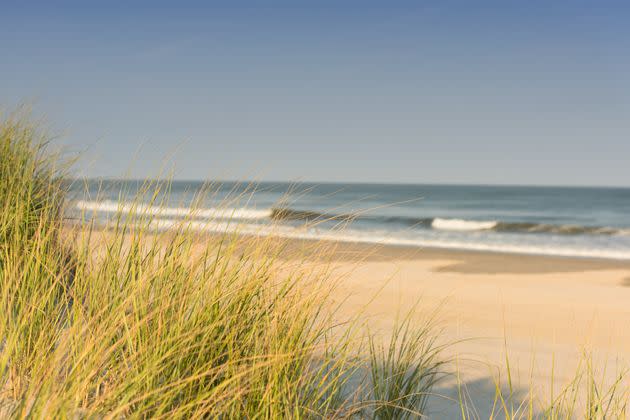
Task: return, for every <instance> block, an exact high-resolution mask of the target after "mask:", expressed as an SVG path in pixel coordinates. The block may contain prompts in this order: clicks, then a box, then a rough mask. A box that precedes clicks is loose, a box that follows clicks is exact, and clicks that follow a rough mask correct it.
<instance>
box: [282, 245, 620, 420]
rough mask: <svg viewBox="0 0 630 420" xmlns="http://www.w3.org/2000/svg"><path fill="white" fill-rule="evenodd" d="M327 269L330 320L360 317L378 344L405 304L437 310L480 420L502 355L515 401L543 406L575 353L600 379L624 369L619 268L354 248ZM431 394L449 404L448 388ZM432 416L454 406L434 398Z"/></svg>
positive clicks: (450, 383)
mask: <svg viewBox="0 0 630 420" xmlns="http://www.w3.org/2000/svg"><path fill="white" fill-rule="evenodd" d="M305 244H306V242H304V241H295V242H294V243H293V244H292V247H293V248H294V249H298V250H299V251H300V252H297V253H296V255H302V256H304V255H306V256H308V255H309V253H308V249H309V247H308V246H307V245H305ZM305 250H306V252H304V251H305ZM311 258H312V259H313V260H316V259H319V257H317V258H315V257H314V256H313V255H311ZM330 260H331V261H332V263H333V267H334V270H335V274H336V277H335V279H338V281H340V284H339V287H338V288H337V289H336V292H335V297H336V298H337V300H338V302H339V303H341V308H340V311H339V313H338V316H339V319H345V318H348V317H350V316H352V315H354V314H356V313H359V312H360V313H362V316H364V317H365V318H366V320H367V322H368V324H369V325H370V328H371V329H374V330H377V331H380V332H381V333H382V334H383V336H386V335H387V333H388V331H389V330H390V329H391V326H392V325H393V323H394V320H395V318H396V314H397V313H399V312H400V313H404V312H405V311H406V310H408V309H409V308H411V306H412V305H414V304H418V305H419V308H420V310H421V311H426V312H429V313H430V312H432V311H434V310H436V309H437V310H438V318H439V320H440V322H439V325H440V327H441V328H443V331H442V340H443V342H446V343H452V344H451V345H450V346H449V347H448V348H447V350H446V353H445V354H446V355H447V356H448V357H449V358H451V359H452V360H453V362H452V364H451V366H452V368H454V369H455V370H457V371H458V372H459V373H460V376H461V381H462V383H463V384H464V387H463V388H464V389H465V390H466V391H465V392H466V393H467V394H469V397H470V398H471V399H472V400H475V401H476V402H479V401H484V403H485V404H486V406H479V404H478V403H476V404H475V408H476V410H477V414H479V415H480V416H481V417H482V418H484V417H487V415H488V414H489V412H490V411H489V410H490V409H491V404H492V397H493V395H494V391H495V384H496V381H497V380H498V378H500V382H501V386H504V387H507V386H508V384H507V376H506V372H505V369H504V366H505V364H506V363H505V361H506V350H507V357H508V358H509V364H510V368H511V369H512V372H511V374H512V382H513V384H512V385H513V387H514V389H515V394H517V395H518V393H519V389H522V390H523V392H525V391H524V390H525V389H529V388H530V386H529V385H530V384H533V386H534V389H535V390H537V391H538V392H539V393H540V395H542V396H543V397H542V398H544V397H546V396H548V395H549V392H550V389H549V388H550V384H551V383H552V380H553V383H554V388H556V390H555V392H558V390H559V389H560V388H561V387H562V386H565V385H566V384H567V383H568V382H569V381H570V380H572V379H573V378H574V375H575V372H576V368H577V366H578V363H580V361H581V360H583V355H584V352H592V353H591V354H592V355H593V358H594V360H595V361H596V363H597V366H596V369H601V370H602V372H603V369H604V367H606V372H605V373H602V374H603V375H605V376H606V377H609V378H613V377H614V375H615V373H616V372H617V371H618V370H619V369H622V368H623V367H625V366H627V362H628V361H627V360H624V357H623V356H624V355H627V354H630V328H628V321H629V320H630V309H629V308H628V302H629V301H630V263H628V262H623V261H612V260H594V259H593V260H591V259H570V258H557V257H547V256H533V255H515V254H497V253H480V252H467V251H455V250H440V249H417V248H416V249H414V248H404V247H391V246H379V247H375V246H368V245H359V244H337V245H336V246H335V249H334V253H333V256H332V257H331V259H330ZM552 366H553V369H552ZM552 375H553V378H552ZM436 393H438V394H444V395H447V396H449V397H451V398H454V399H457V398H458V392H457V380H456V379H455V378H450V379H448V380H447V381H445V382H444V384H443V386H442V388H440V389H438V390H436ZM482 396H483V397H484V398H479V397H482ZM432 410H433V413H434V416H435V417H436V418H439V417H442V416H446V417H451V416H457V415H458V411H457V410H459V407H458V406H457V404H453V403H452V401H448V400H446V399H444V398H437V399H434V400H433V406H432ZM452 410H456V411H452ZM484 413H485V414H484Z"/></svg>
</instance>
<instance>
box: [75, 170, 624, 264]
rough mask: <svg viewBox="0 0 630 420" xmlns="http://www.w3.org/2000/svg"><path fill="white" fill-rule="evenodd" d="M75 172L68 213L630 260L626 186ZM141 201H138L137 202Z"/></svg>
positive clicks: (162, 225)
mask: <svg viewBox="0 0 630 420" xmlns="http://www.w3.org/2000/svg"><path fill="white" fill-rule="evenodd" d="M143 185H144V182H143V181H112V180H89V181H78V180H77V181H73V182H72V187H71V192H72V193H71V196H70V200H69V202H68V206H67V207H68V210H67V212H68V217H69V218H79V217H83V218H93V219H94V220H95V221H96V222H97V223H101V224H106V223H108V221H111V219H112V217H113V216H114V215H115V214H116V213H117V212H118V211H119V210H123V211H124V212H125V213H127V214H131V213H133V212H136V213H143V214H149V215H150V216H151V218H152V219H153V221H152V226H154V227H155V229H168V228H169V227H172V226H175V225H177V224H178V223H181V221H182V219H186V220H187V221H188V222H187V223H189V226H190V228H191V229H195V230H205V231H209V232H217V231H238V232H242V233H248V234H261V235H266V234H275V235H280V236H284V237H291V238H312V239H318V238H319V239H333V240H340V241H350V242H363V243H374V244H392V245H404V246H413V247H431V248H447V249H460V250H477V251H493V252H508V253H519V254H539V255H556V256H567V257H584V258H608V259H624V260H627V259H630V189H627V188H573V187H529V186H473V185H408V184H404V185H403V184H341V183H281V182H280V183H278V182H260V183H236V182H222V183H213V184H208V183H204V182H197V181H173V182H171V183H169V184H168V185H164V186H162V191H161V192H160V193H159V194H157V195H156V196H155V197H153V198H151V197H150V195H148V194H144V195H142V194H141V195H140V197H141V198H140V200H138V199H136V198H134V197H136V196H137V194H138V192H141V191H143ZM138 201H140V202H138Z"/></svg>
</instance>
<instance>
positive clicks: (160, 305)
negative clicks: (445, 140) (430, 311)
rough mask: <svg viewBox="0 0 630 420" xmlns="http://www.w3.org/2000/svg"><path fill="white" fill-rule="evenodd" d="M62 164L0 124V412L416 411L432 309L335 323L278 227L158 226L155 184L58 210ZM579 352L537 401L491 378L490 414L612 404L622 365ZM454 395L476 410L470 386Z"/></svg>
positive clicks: (618, 399) (429, 364)
mask: <svg viewBox="0 0 630 420" xmlns="http://www.w3.org/2000/svg"><path fill="white" fill-rule="evenodd" d="M71 165H72V162H69V161H67V160H64V158H63V155H61V154H59V153H55V152H52V151H51V149H50V145H49V142H48V137H47V136H46V134H45V133H44V132H42V131H41V130H40V129H39V128H38V127H37V126H36V125H33V124H32V123H30V122H29V120H28V118H25V117H24V116H20V115H18V116H8V117H6V118H5V119H4V121H3V122H2V123H0V207H1V209H0V416H1V417H11V418H25V417H31V418H147V417H151V418H199V417H213V418H251V419H276V418H375V419H400V418H417V417H421V416H422V415H424V414H426V412H427V406H428V403H429V400H430V398H433V397H435V395H434V389H435V387H436V385H437V384H439V382H440V380H441V379H442V378H444V376H445V375H446V374H447V371H448V368H449V365H448V364H447V360H446V359H445V357H444V356H443V350H444V345H443V344H440V340H439V338H440V337H439V330H438V329H437V328H436V324H435V322H434V321H435V318H434V317H428V318H426V317H424V318H423V317H420V316H418V313H419V312H420V311H411V312H410V313H408V314H403V315H401V316H400V318H399V320H398V322H396V323H395V325H394V327H393V329H392V331H391V334H389V335H388V336H387V337H386V338H385V339H381V337H377V335H375V334H373V333H371V332H370V331H369V330H367V329H365V328H364V324H363V322H362V321H361V319H360V317H359V316H357V317H356V318H352V319H347V320H342V322H340V320H338V319H336V318H335V308H336V305H337V303H335V301H334V300H333V299H331V295H332V294H333V291H334V287H335V281H334V280H335V278H334V273H333V272H332V271H331V270H330V269H329V268H328V267H327V266H326V264H319V265H318V267H317V268H314V266H313V265H308V264H299V263H298V264H295V263H291V264H289V263H287V262H286V260H284V259H282V258H281V256H282V255H283V253H284V252H286V249H285V246H286V244H285V243H284V242H282V241H277V240H274V238H273V237H271V236H265V237H256V238H255V240H252V239H251V238H250V239H249V240H244V239H243V237H242V236H240V235H239V234H238V229H236V230H235V231H234V230H231V229H230V230H226V231H225V232H223V233H218V234H215V235H212V236H205V237H203V238H201V237H200V234H199V233H198V232H195V231H194V230H193V229H191V224H190V219H189V218H186V217H185V218H182V219H178V220H177V221H176V223H174V224H172V225H170V226H169V227H168V229H160V228H159V226H158V225H156V223H155V215H154V214H151V212H147V211H143V210H142V209H143V208H147V206H145V205H143V204H142V203H151V206H153V207H158V208H159V207H160V206H162V205H165V203H164V202H163V200H164V197H166V196H168V189H169V183H168V182H151V181H148V182H147V183H146V184H145V185H144V186H143V188H141V190H140V192H136V193H134V196H133V197H131V201H132V202H133V203H136V204H135V205H134V206H135V207H134V206H132V208H121V209H120V211H119V212H118V213H117V214H116V215H115V217H113V218H112V219H110V220H109V221H108V222H107V225H106V226H105V227H103V226H97V225H96V224H95V222H94V221H93V220H92V218H91V217H90V216H89V215H88V214H85V215H83V217H80V218H79V219H78V220H72V221H68V220H65V219H64V214H65V213H64V205H65V200H66V198H67V193H68V182H67V181H66V180H67V174H68V173H69V171H70V170H71V167H72V166H71ZM315 246H320V245H318V244H316V245H315ZM317 252H321V253H322V255H325V254H326V252H328V251H327V249H326V245H321V249H319V250H317ZM364 349H367V351H365V350H364ZM585 360H587V362H586V363H585V364H584V365H582V366H581V367H580V369H579V372H578V374H577V375H576V378H575V380H574V381H573V382H571V383H570V384H568V385H567V386H566V387H565V388H564V389H563V391H562V392H561V393H560V394H559V395H556V396H554V395H551V396H550V398H548V400H547V401H543V400H542V399H540V398H538V396H534V395H533V394H532V395H530V398H529V399H526V400H525V402H523V400H520V401H518V402H515V399H514V398H512V391H511V386H509V387H508V390H507V391H506V389H505V387H504V384H503V383H501V381H499V380H498V379H497V380H496V384H497V385H496V393H495V404H494V406H495V409H494V410H493V415H492V417H495V418H538V417H543V418H551V419H556V418H568V417H584V418H589V419H591V418H592V419H595V418H602V419H603V418H619V417H623V416H625V413H626V403H627V399H628V390H627V389H626V388H624V387H623V386H622V384H623V383H624V381H627V377H626V375H625V374H621V375H620V376H619V380H618V381H616V382H615V383H613V384H610V385H607V386H603V385H602V382H601V381H598V379H597V378H596V374H595V372H596V369H595V367H594V365H593V364H592V363H590V362H588V360H590V359H588V358H586V359H585ZM506 366H508V367H509V360H508V359H507V358H506ZM507 372H508V383H510V384H511V378H510V377H509V372H510V370H509V369H507ZM552 388H553V387H552ZM583 401H586V403H585V404H583V403H582V402H583ZM454 403H455V404H459V405H460V407H461V413H462V417H463V418H469V417H472V418H475V416H474V415H471V414H470V413H474V412H475V410H474V403H475V402H474V401H473V402H471V401H468V400H466V399H465V398H461V399H460V401H459V402H457V401H455V402H454Z"/></svg>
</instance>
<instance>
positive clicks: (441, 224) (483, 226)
mask: <svg viewBox="0 0 630 420" xmlns="http://www.w3.org/2000/svg"><path fill="white" fill-rule="evenodd" d="M496 226H497V222H494V221H489V222H481V221H475V220H463V219H440V218H436V219H434V220H433V222H432V223H431V227H432V228H433V229H439V230H456V231H469V230H489V229H494V228H495V227H496Z"/></svg>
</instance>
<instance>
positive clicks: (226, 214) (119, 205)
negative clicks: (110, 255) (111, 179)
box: [76, 200, 271, 220]
mask: <svg viewBox="0 0 630 420" xmlns="http://www.w3.org/2000/svg"><path fill="white" fill-rule="evenodd" d="M76 207H77V208H78V209H80V210H87V211H98V212H104V213H118V212H121V213H132V212H133V213H136V214H144V215H152V216H162V217H173V216H179V217H199V218H204V219H242V220H259V219H266V218H269V217H270V216H271V209H251V208H223V207H218V208H191V207H161V206H151V205H147V204H141V203H137V204H136V203H125V202H116V201H111V200H105V201H77V202H76Z"/></svg>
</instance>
